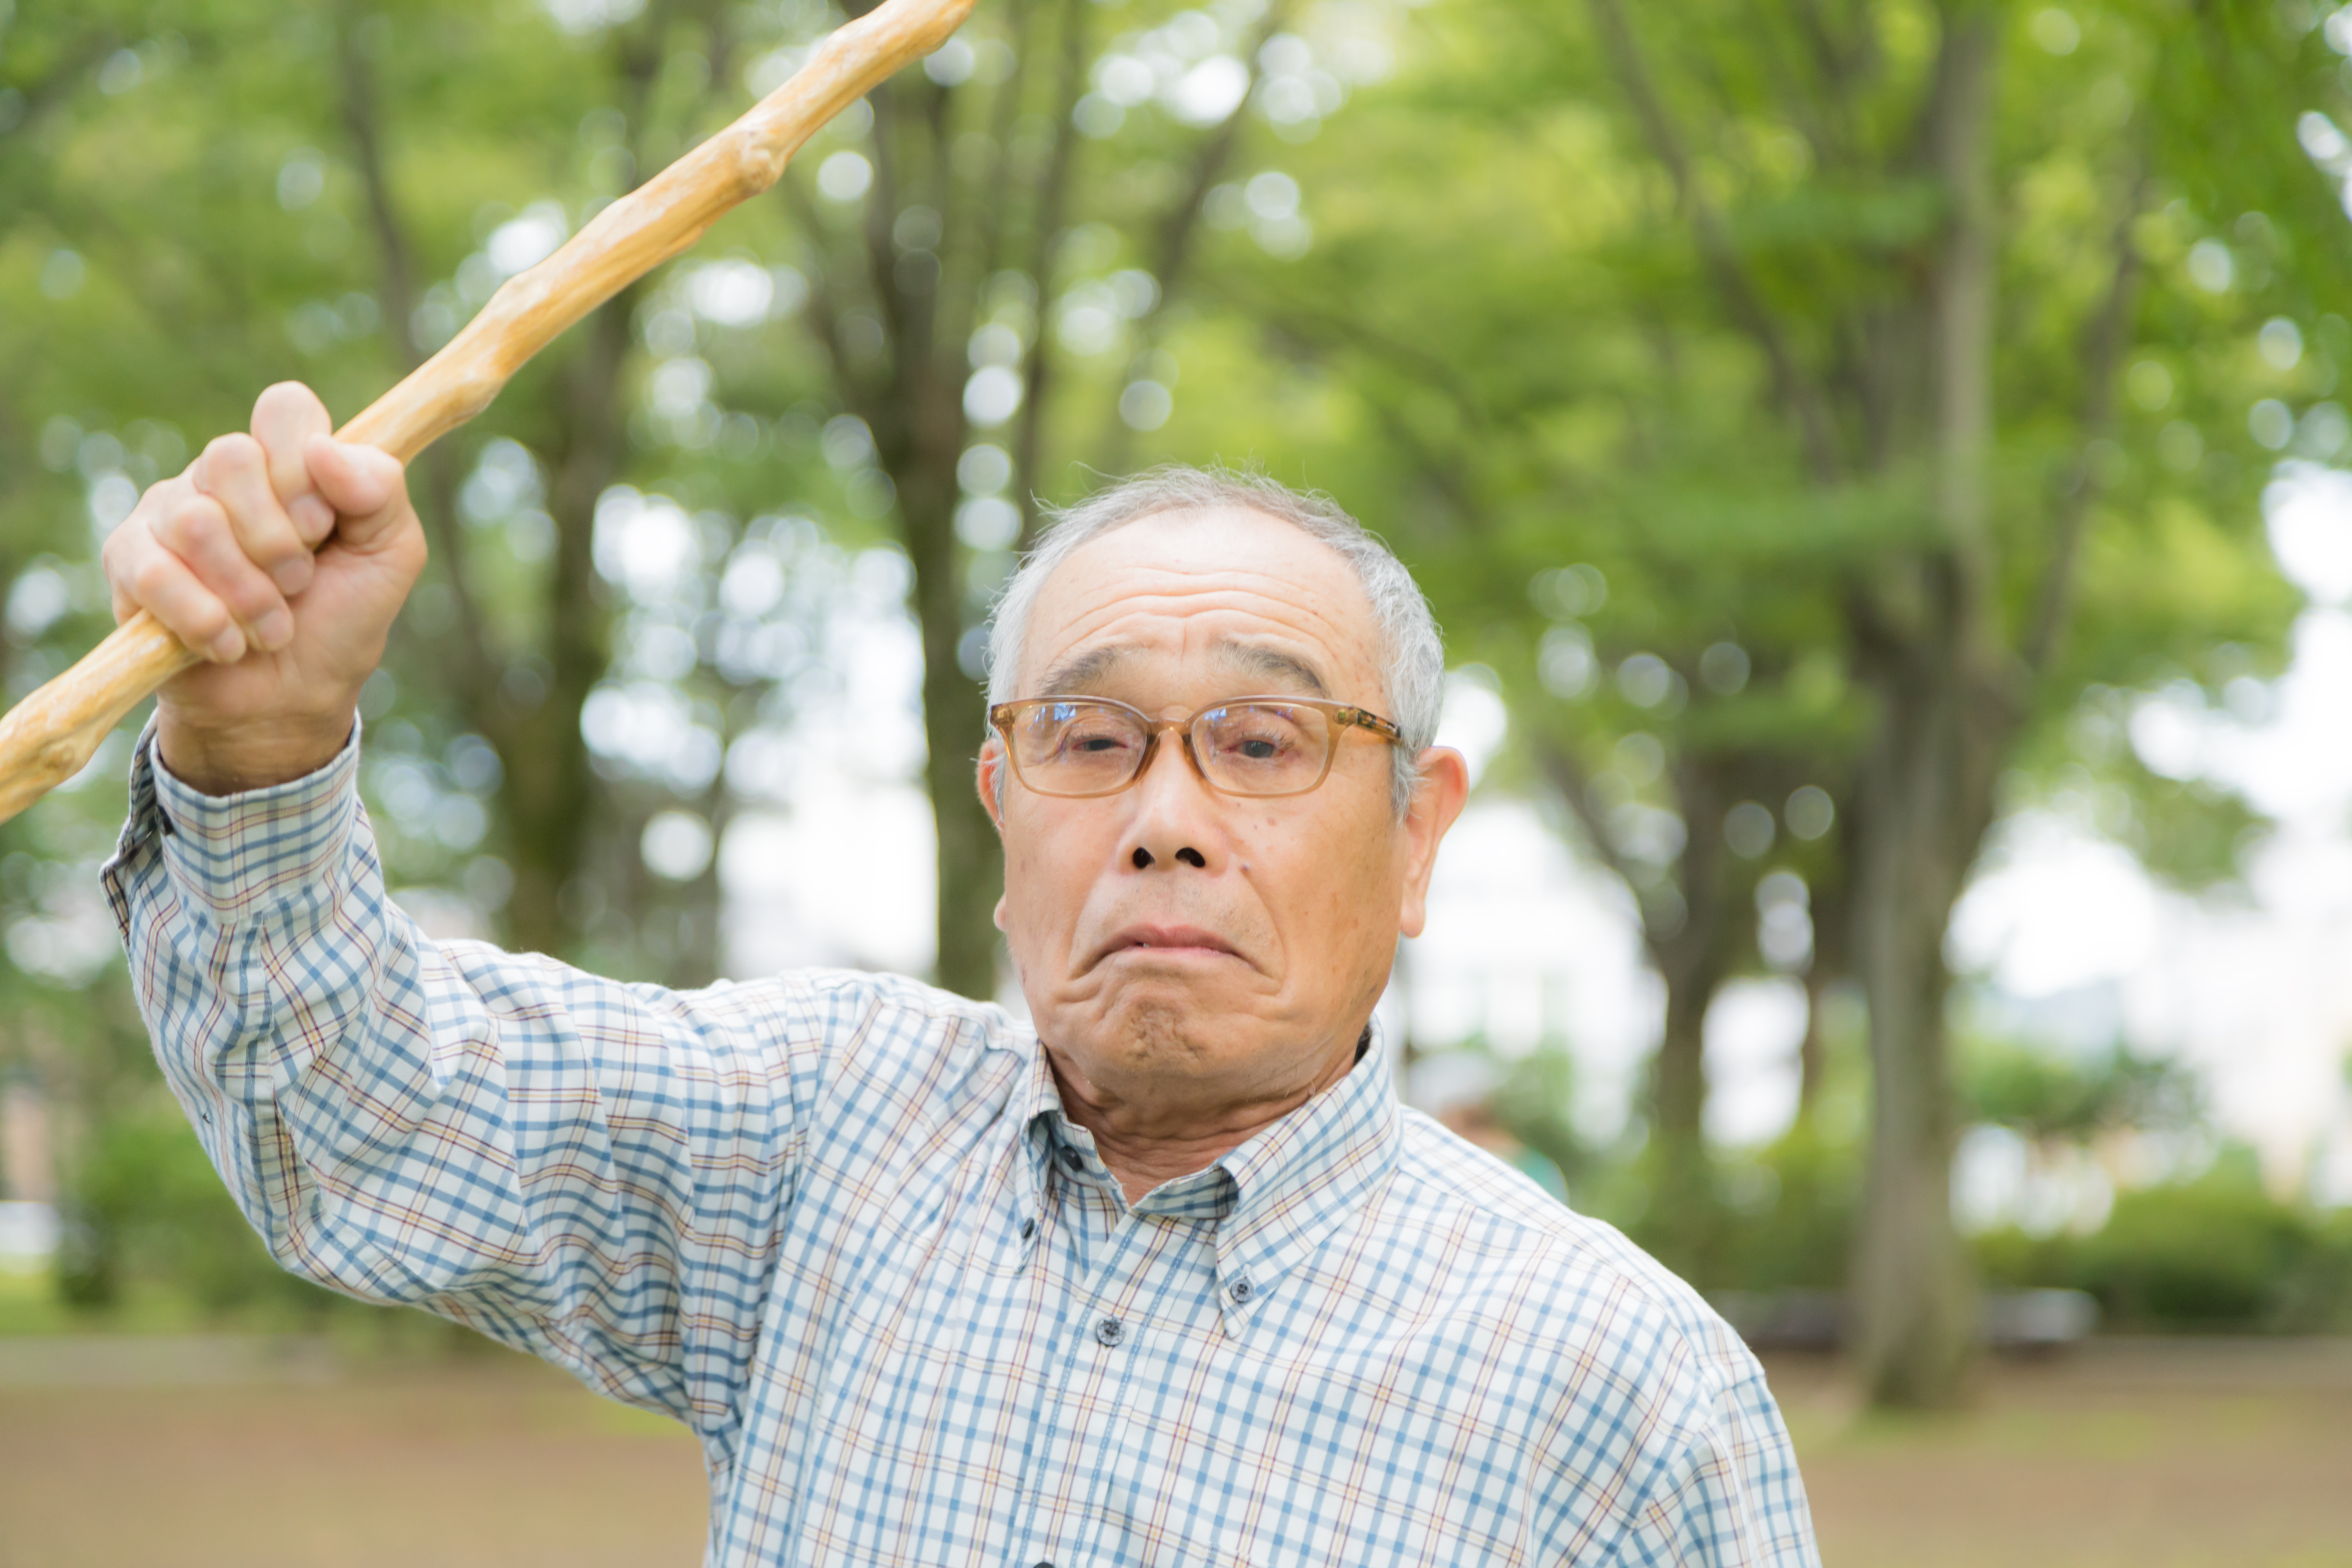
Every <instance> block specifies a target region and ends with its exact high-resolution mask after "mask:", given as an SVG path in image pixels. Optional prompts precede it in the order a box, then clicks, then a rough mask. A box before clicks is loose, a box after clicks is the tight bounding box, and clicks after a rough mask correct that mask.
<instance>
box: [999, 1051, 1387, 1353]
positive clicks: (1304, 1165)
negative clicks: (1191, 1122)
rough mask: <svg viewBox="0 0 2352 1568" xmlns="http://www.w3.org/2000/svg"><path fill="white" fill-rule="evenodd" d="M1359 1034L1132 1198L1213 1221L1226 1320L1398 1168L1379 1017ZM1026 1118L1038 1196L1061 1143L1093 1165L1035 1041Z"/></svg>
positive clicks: (1090, 1146)
mask: <svg viewBox="0 0 2352 1568" xmlns="http://www.w3.org/2000/svg"><path fill="white" fill-rule="evenodd" d="M1032 1038H1033V1039H1034V1036H1033V1037H1032ZM1365 1039H1366V1043H1365V1046H1364V1048H1363V1052H1362V1055H1361V1056H1360V1058H1358V1059H1357V1061H1356V1065H1355V1066H1354V1067H1353V1068H1350V1069H1349V1072H1348V1074H1347V1076H1346V1077H1344V1078H1342V1079H1340V1080H1339V1082H1338V1083H1335V1084H1333V1085H1332V1086H1331V1087H1330V1088H1329V1089H1325V1090H1324V1091H1323V1092H1322V1093H1321V1094H1318V1095H1317V1096H1316V1097H1315V1098H1314V1099H1312V1100H1308V1101H1307V1103H1306V1104H1304V1105H1302V1106H1300V1107H1299V1108H1298V1109H1297V1110H1294V1111H1292V1112H1291V1113H1290V1114H1289V1115H1287V1116H1286V1117H1284V1118H1283V1119H1282V1120H1281V1121H1277V1122H1276V1123H1275V1124H1274V1125H1273V1126H1271V1127H1269V1128H1267V1129H1265V1131H1262V1132H1260V1133H1258V1134H1257V1136H1255V1138H1252V1139H1250V1140H1249V1141H1248V1142H1245V1143H1244V1144H1242V1145H1241V1146H1239V1147H1238V1148H1235V1149H1233V1150H1231V1151H1229V1152H1226V1153H1225V1154H1224V1155H1223V1156H1222V1157H1220V1158H1219V1159H1218V1160H1217V1161H1216V1162H1215V1163H1213V1164H1211V1165H1210V1166H1209V1167H1208V1168H1207V1169H1205V1170H1202V1171H1199V1172H1196V1173H1193V1174H1192V1175H1190V1176H1185V1177H1181V1178H1180V1179H1178V1180H1176V1181H1173V1182H1170V1183H1168V1184H1165V1185H1163V1186H1161V1187H1159V1188H1158V1189H1156V1190H1154V1191H1153V1192H1152V1193H1151V1194H1150V1195H1149V1196H1148V1197H1146V1198H1145V1199H1144V1200H1143V1202H1142V1203H1140V1204H1139V1205H1136V1210H1137V1212H1138V1213H1139V1214H1144V1215H1160V1216H1163V1217H1167V1218H1188V1219H1204V1220H1210V1221H1213V1222H1214V1223H1215V1226H1216V1249H1217V1282H1218V1301H1219V1305H1220V1306H1221V1308H1222V1309H1223V1311H1224V1314H1225V1317H1226V1320H1227V1323H1228V1326H1233V1325H1234V1320H1235V1319H1236V1318H1238V1317H1243V1316H1246V1315H1247V1314H1248V1312H1249V1311H1250V1310H1254V1307H1255V1303H1256V1302H1257V1301H1259V1300H1264V1299H1265V1297H1266V1296H1267V1295H1269V1294H1270V1293H1271V1292H1272V1291H1273V1290H1274V1289H1275V1288H1276V1285H1277V1283H1278V1282H1279V1280H1280V1279H1281V1278H1282V1277H1283V1276H1284V1275H1286V1274H1287V1273H1288V1272H1289V1271H1290V1270H1291V1269H1292V1268H1296V1267H1297V1264H1298V1263H1299V1261H1300V1260H1301V1259H1303V1258H1306V1257H1307V1256H1308V1255H1309V1254H1310V1253H1311V1252H1312V1251H1313V1250H1314V1249H1315V1248H1316V1247H1318V1246H1319V1245H1321V1243H1322V1242H1323V1240H1324V1238H1325V1237H1328V1235H1329V1234H1330V1233H1331V1231H1332V1230H1333V1229H1335V1228H1336V1227H1337V1226H1339V1224H1340V1223H1341V1222H1342V1221H1344V1220H1346V1219H1348V1218H1349V1217H1350V1216H1351V1215H1354V1214H1356V1213H1357V1212H1358V1211H1359V1210H1360V1209H1361V1208H1362V1207H1363V1205H1365V1204H1366V1203H1367V1202H1369V1201H1370V1199H1371V1198H1372V1197H1373V1196H1374V1195H1375V1194H1378V1192H1379V1191H1380V1189H1381V1187H1382V1186H1383V1185H1384V1184H1386V1183H1387V1180H1388V1178H1389V1175H1390V1173H1391V1172H1392V1171H1393V1170H1394V1169H1395V1168H1396V1159H1397V1148H1398V1140H1399V1137H1400V1135H1401V1131H1402V1124H1403V1122H1402V1112H1401V1111H1400V1110H1399V1109H1398V1106H1397V1098H1396V1089H1395V1086H1394V1082H1393V1079H1392V1075H1391V1072H1390V1070H1389V1059H1388V1058H1389V1053H1388V1050H1387V1048H1386V1046H1385V1043H1384V1042H1383V1041H1382V1039H1381V1031H1380V1026H1379V1025H1378V1023H1377V1022H1376V1023H1374V1024H1373V1025H1371V1026H1370V1027H1369V1028H1368V1029H1367V1030H1366V1031H1365ZM1021 1125H1022V1127H1023V1130H1024V1143H1025V1144H1026V1145H1027V1147H1026V1150H1025V1154H1026V1158H1025V1159H1024V1161H1023V1162H1022V1163H1023V1165H1024V1169H1025V1170H1026V1172H1027V1173H1028V1175H1029V1178H1030V1180H1031V1182H1032V1183H1033V1184H1034V1188H1033V1196H1034V1197H1037V1198H1040V1199H1042V1197H1043V1194H1044V1188H1045V1179H1046V1167H1047V1166H1048V1164H1049V1163H1051V1162H1052V1161H1053V1160H1055V1158H1057V1157H1066V1152H1069V1151H1076V1152H1077V1153H1078V1154H1079V1155H1080V1156H1081V1158H1082V1160H1083V1161H1084V1162H1085V1163H1086V1164H1087V1167H1089V1169H1090V1170H1091V1169H1093V1168H1096V1167H1099V1165H1100V1163H1101V1159H1100V1156H1099V1155H1098V1154H1097V1152H1096V1151H1095V1142H1094V1134H1092V1133H1091V1132H1089V1131H1087V1130H1086V1129H1085V1128H1083V1127H1081V1126H1079V1125H1078V1124H1077V1123H1076V1122H1075V1121H1070V1120H1069V1118H1068V1117H1067V1115H1066V1113H1065V1111H1064V1109H1063V1105H1062V1096H1061V1092H1060V1090H1059V1089H1057V1088H1056V1087H1055V1082H1054V1072H1053V1068H1052V1067H1051V1066H1050V1065H1048V1063H1047V1061H1046V1058H1045V1047H1043V1046H1042V1045H1039V1046H1036V1047H1035V1048H1034V1057H1033V1058H1032V1060H1031V1063H1030V1077H1029V1084H1028V1088H1027V1090H1026V1093H1025V1096H1024V1102H1023V1110H1022V1119H1021ZM1244 1281H1246V1283H1243V1282H1244ZM1236 1285H1239V1286H1240V1291H1239V1294H1240V1298H1241V1299H1240V1300H1238V1301H1237V1300H1234V1296H1235V1289H1234V1287H1235V1286H1236Z"/></svg>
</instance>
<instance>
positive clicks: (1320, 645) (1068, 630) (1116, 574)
mask: <svg viewBox="0 0 2352 1568" xmlns="http://www.w3.org/2000/svg"><path fill="white" fill-rule="evenodd" d="M1317 549H1318V554H1321V553H1325V552H1322V551H1321V549H1320V547H1319V546H1318V547H1317ZM1331 563H1332V567H1333V568H1334V569H1336V570H1335V572H1334V575H1335V576H1336V577H1337V578H1338V579H1339V581H1338V582H1336V583H1334V584H1332V586H1334V587H1336V588H1338V589H1339V591H1340V592H1341V593H1343V594H1344V595H1346V597H1345V598H1343V599H1342V600H1341V601H1340V603H1339V605H1318V604H1316V603H1311V602H1309V601H1310V600H1328V598H1329V597H1330V596H1331V595H1329V594H1328V592H1326V593H1314V592H1310V593H1307V594H1302V593H1301V592H1300V590H1301V589H1302V588H1307V587H1309V584H1302V583H1300V582H1297V581H1296V580H1295V579H1293V578H1287V577H1284V576H1281V575H1278V574H1276V573H1272V572H1259V571H1253V570H1251V569H1249V568H1246V567H1221V568H1218V569H1216V570H1213V571H1196V570H1191V569H1187V568H1184V567H1181V566H1176V565H1171V564H1169V563H1160V562H1153V563H1133V564H1119V565H1116V566H1108V567H1104V566H1097V565H1096V564H1095V563H1091V562H1086V563H1083V564H1082V563H1081V560H1073V561H1071V562H1069V563H1066V564H1065V565H1064V566H1063V568H1062V570H1061V571H1060V572H1057V573H1055V575H1054V580H1053V581H1051V582H1049V583H1047V584H1046V585H1045V595H1044V599H1045V603H1044V604H1043V605H1041V606H1040V608H1041V610H1043V611H1044V612H1045V613H1044V614H1043V615H1041V616H1039V617H1038V618H1039V620H1040V621H1041V622H1042V623H1043V624H1042V625H1041V626H1039V628H1038V629H1039V631H1040V632H1041V633H1042V634H1043V635H1042V636H1040V637H1038V638H1037V639H1036V640H1035V641H1034V643H1032V645H1031V646H1030V647H1029V648H1028V649H1027V650H1025V652H1024V659H1023V662H1024V664H1025V665H1027V666H1028V667H1029V668H1027V669H1026V670H1024V675H1029V676H1032V677H1034V675H1035V674H1036V673H1037V672H1038V671H1040V670H1043V669H1045V668H1050V667H1052V666H1053V665H1055V664H1057V663H1060V662H1062V661H1063V660H1064V659H1066V658H1068V657H1070V656H1071V655H1073V654H1076V653H1078V652H1081V651H1083V650H1084V649H1085V648H1086V647H1087V646H1088V645H1089V644H1094V643H1100V642H1106V641H1116V642H1120V643H1131V644H1134V645H1136V646H1137V647H1150V648H1164V649H1166V650H1168V651H1169V652H1171V653H1174V654H1176V655H1177V656H1178V657H1179V658H1185V659H1188V660H1189V659H1192V658H1200V657H1204V656H1205V655H1206V654H1208V653H1209V652H1210V651H1211V650H1212V649H1213V647H1215V646H1216V645H1217V644H1218V643H1219V642H1221V641H1225V640H1230V639H1235V638H1238V639H1240V640H1243V641H1249V640H1258V639H1264V640H1271V641H1294V642H1297V643H1298V644H1301V645H1303V646H1304V647H1306V648H1307V649H1311V650H1313V651H1315V652H1317V653H1319V654H1322V655H1324V656H1325V658H1322V659H1318V660H1317V662H1318V663H1326V664H1328V665H1333V666H1337V667H1339V668H1331V669H1330V671H1329V673H1330V674H1331V675H1333V676H1334V677H1338V678H1342V679H1346V678H1355V679H1361V678H1362V677H1364V676H1366V675H1368V674H1370V672H1371V667H1372V665H1373V663H1374V656H1373V647H1372V643H1373V638H1372V636H1371V633H1372V627H1371V626H1370V619H1371V607H1370V605H1369V604H1366V603H1363V602H1362V599H1363V595H1362V593H1361V590H1360V587H1359V586H1358V584H1356V582H1355V580H1354V576H1353V574H1350V573H1349V572H1348V570H1347V567H1346V564H1345V563H1344V562H1340V561H1339V559H1338V558H1337V557H1336V556H1335V557H1332V558H1331ZM1319 564H1320V563H1318V565H1319ZM1073 568H1077V570H1075V571H1074V570H1073ZM1088 568H1091V570H1089V569H1088ZM1323 586H1324V584H1313V585H1312V587H1314V588H1321V587H1323ZM1073 600H1079V601H1083V607H1080V608H1078V609H1077V610H1076V613H1075V614H1068V613H1066V612H1067V611H1068V609H1069V608H1070V605H1071V604H1072V601H1073ZM1334 611H1337V612H1338V613H1337V614H1334V613H1332V612H1334ZM1349 612H1353V613H1352V614H1350V613H1349ZM1351 621H1353V622H1355V623H1357V624H1353V625H1351V624H1349V623H1350V622H1351Z"/></svg>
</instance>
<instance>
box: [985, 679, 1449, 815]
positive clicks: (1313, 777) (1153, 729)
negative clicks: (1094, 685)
mask: <svg viewBox="0 0 2352 1568" xmlns="http://www.w3.org/2000/svg"><path fill="white" fill-rule="evenodd" d="M988 722H989V724H990V726H991V727H992V728H993V729H994V730H995V731H996V732H997V733H998V734H1000V735H1002V736H1003V737H1004V754H1005V755H1006V756H1007V757H1008V758H1010V759H1011V761H1012V763H1013V776H1014V777H1015V778H1018V779H1019V780H1020V781H1021V782H1022V783H1023V784H1025V785H1027V786H1028V787H1029V788H1030V789H1032V790H1034V791H1035V792H1036V793H1037V794H1039V795H1059V796H1062V797H1064V798H1066V799H1082V798H1085V797H1086V796H1088V795H1117V794H1118V792H1119V791H1120V790H1123V789H1125V788H1127V786H1128V785H1129V784H1133V783H1134V782H1135V781H1136V780H1137V779H1139V778H1140V777H1142V776H1143V770H1144V769H1145V768H1147V767H1149V766H1150V765H1151V756H1152V753H1153V752H1156V751H1157V750H1158V749H1159V747H1160V733H1161V732H1162V731H1171V730H1172V731H1175V732H1177V733H1178V734H1180V735H1181V736H1182V737H1183V738H1184V756H1185V758H1186V760H1187V761H1189V762H1190V763H1192V771H1193V772H1194V773H1198V774H1200V775H1201V780H1202V783H1203V784H1207V785H1208V786H1209V787H1210V788H1211V789H1213V790H1216V791H1218V792H1220V793H1221V794H1224V795H1305V794H1306V793H1307V791H1308V790H1311V789H1313V788H1314V787H1315V786H1316V785H1318V784H1321V783H1322V782H1323V779H1324V776H1325V775H1326V774H1328V773H1330V771H1331V758H1332V756H1333V754H1334V753H1336V752H1338V751H1339V736H1340V733H1341V732H1342V731H1346V730H1349V729H1358V730H1369V731H1371V732H1372V733H1373V734H1375V735H1377V736H1379V737H1380V738H1381V740H1383V741H1386V742H1389V743H1390V744H1391V745H1399V744H1402V742H1403V741H1404V732H1403V731H1401V730H1399V729H1398V728H1397V727H1396V726H1395V725H1394V724H1391V723H1390V722H1389V721H1387V720H1385V719H1383V718H1381V717H1380V715H1378V714H1376V713H1369V712H1366V711H1365V710H1363V709H1361V708H1350V707H1349V706H1348V705H1347V704H1346V703H1344V702H1327V701H1324V700H1321V699H1319V698H1313V697H1237V698H1235V699H1234V700H1232V701H1230V702H1220V703H1218V704H1217V705H1216V706H1215V707H1213V708H1203V709H1202V710H1201V711H1199V712H1198V713H1195V714H1193V715H1192V717H1191V718H1189V719H1154V718H1152V717H1150V715H1148V714H1146V713H1144V712H1143V711H1142V710H1139V709H1135V708H1130V707H1129V706H1128V705H1127V704H1126V703H1124V702H1114V701H1112V700H1110V699H1108V698H1107V697H1032V698H1029V699H1027V700H1024V701H1020V702H1000V703H998V704H997V705H996V706H995V707H993V708H991V709H990V710H988Z"/></svg>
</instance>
